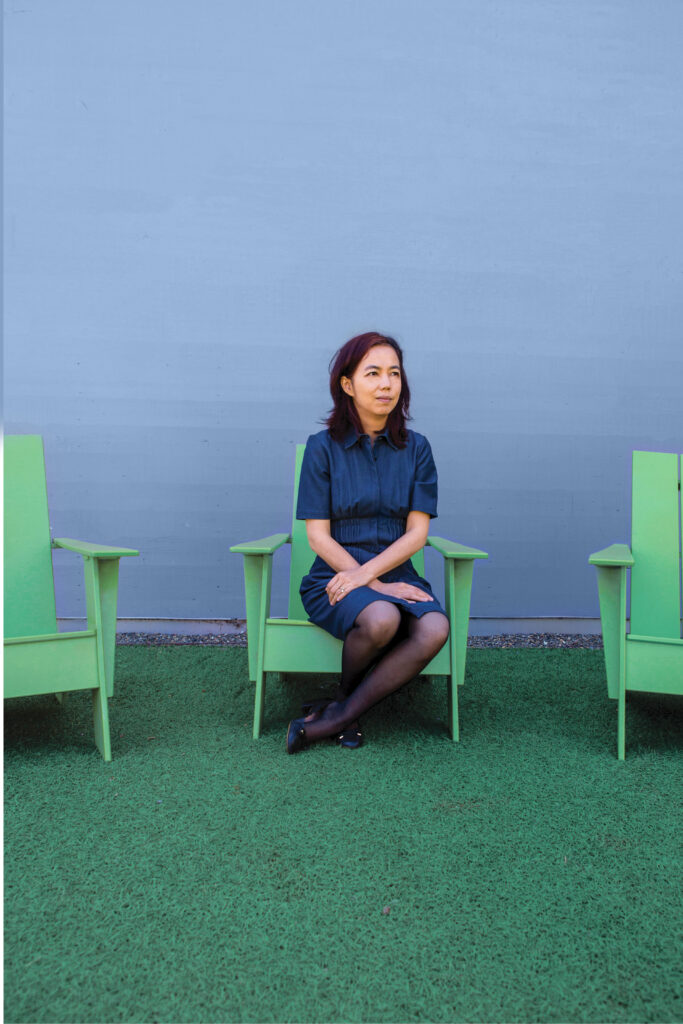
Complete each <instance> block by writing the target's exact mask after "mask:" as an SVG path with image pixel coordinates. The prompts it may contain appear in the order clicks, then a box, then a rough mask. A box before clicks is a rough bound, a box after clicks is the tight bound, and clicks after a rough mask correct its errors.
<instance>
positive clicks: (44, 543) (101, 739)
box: [4, 434, 138, 761]
mask: <svg viewBox="0 0 683 1024" xmlns="http://www.w3.org/2000/svg"><path fill="white" fill-rule="evenodd" d="M4 456H5V473H4V476H5V692H4V696H5V697H30V696H35V695H37V694H43V693H54V694H56V695H57V696H58V697H59V699H60V700H61V698H62V695H63V694H64V693H67V692H69V691H71V690H91V691H92V698H93V717H94V721H95V743H96V744H97V746H98V748H99V750H100V752H101V754H102V756H103V758H104V759H105V761H111V741H110V737H109V711H108V705H107V698H108V697H110V696H111V695H112V694H113V691H114V652H115V637H116V596H117V588H118V574H119V558H122V557H123V556H124V555H137V554H138V552H137V551H133V550H131V549H130V548H112V547H104V546H102V545H101V544H88V543H85V542H83V541H78V540H69V539H67V538H60V539H59V540H53V541H52V542H50V522H49V519H48V508H47V489H46V486H45V459H44V455H43V439H42V438H41V437H39V436H37V435H29V434H27V435H21V436H9V437H6V438H5V444H4ZM51 548H66V549H67V550H69V551H75V552H76V553H77V554H79V555H82V557H83V564H84V569H85V594H86V607H87V616H88V628H87V629H85V630H81V631H77V632H72V633H58V632H57V613H56V608H55V591H54V579H53V575H52V552H51Z"/></svg>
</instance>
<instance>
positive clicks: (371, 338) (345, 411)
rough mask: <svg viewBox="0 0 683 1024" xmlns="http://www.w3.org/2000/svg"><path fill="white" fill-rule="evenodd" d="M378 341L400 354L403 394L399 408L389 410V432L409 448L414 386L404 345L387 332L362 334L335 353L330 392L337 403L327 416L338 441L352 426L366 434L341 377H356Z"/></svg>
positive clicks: (327, 422)
mask: <svg viewBox="0 0 683 1024" xmlns="http://www.w3.org/2000/svg"><path fill="white" fill-rule="evenodd" d="M375 345H391V347H392V348H393V350H394V351H395V353H396V355H397V356H398V365H399V368H400V370H401V394H400V397H399V400H398V402H397V403H396V406H395V408H394V409H392V410H391V412H390V413H389V417H388V419H387V433H388V434H389V437H390V438H391V440H392V441H393V442H394V444H395V445H396V446H397V448H405V446H406V444H407V443H408V431H407V429H406V421H407V420H409V419H410V411H409V409H410V388H409V387H408V378H407V377H406V375H405V371H404V369H403V352H402V351H401V346H400V345H399V343H398V342H397V341H394V339H393V338H390V337H389V336H388V335H386V334H377V332H376V331H369V332H368V333H367V334H358V335H356V337H355V338H351V340H350V341H347V342H346V344H345V345H342V347H341V348H340V349H339V351H338V352H336V353H335V354H334V356H333V357H332V361H331V363H330V394H331V395H332V401H333V402H334V406H333V408H332V409H331V411H330V414H329V416H328V417H327V419H326V420H325V424H326V426H327V428H328V430H329V432H330V435H331V436H332V438H333V439H334V440H335V441H343V440H344V438H345V437H346V435H347V434H348V433H349V431H350V430H351V428H354V429H355V430H356V431H357V432H358V433H359V434H362V432H363V427H362V425H361V422H360V419H359V417H358V413H357V412H356V406H355V405H354V401H353V399H352V398H351V396H350V395H347V394H346V392H345V391H344V390H343V388H342V386H341V379H342V377H352V376H353V374H354V373H355V372H356V368H357V366H358V364H359V363H360V361H361V359H363V357H364V356H365V355H366V354H367V353H368V352H369V351H370V349H371V348H374V347H375Z"/></svg>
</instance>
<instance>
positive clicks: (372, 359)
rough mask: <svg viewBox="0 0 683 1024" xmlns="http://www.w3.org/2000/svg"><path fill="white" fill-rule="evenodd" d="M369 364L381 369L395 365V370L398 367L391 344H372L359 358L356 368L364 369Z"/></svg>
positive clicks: (394, 350)
mask: <svg viewBox="0 0 683 1024" xmlns="http://www.w3.org/2000/svg"><path fill="white" fill-rule="evenodd" d="M370 366H376V367H378V368H379V369H382V370H386V369H391V368H393V367H396V369H397V370H398V369H400V363H399V361H398V355H397V353H396V349H395V348H393V346H392V345H373V347H372V348H371V349H368V351H367V352H366V353H365V355H364V356H363V358H362V359H361V361H360V363H359V364H358V369H359V370H361V369H362V370H365V369H367V368H368V367H370Z"/></svg>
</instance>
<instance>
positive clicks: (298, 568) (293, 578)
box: [287, 444, 315, 621]
mask: <svg viewBox="0 0 683 1024" xmlns="http://www.w3.org/2000/svg"><path fill="white" fill-rule="evenodd" d="M305 451H306V445H305V444H298V445H297V446H296V462H295V467H294V507H293V509H292V562H291V567H290V570H289V610H288V613H287V617H288V618H290V619H304V621H306V620H307V619H308V615H307V614H306V612H305V611H304V606H303V604H302V603H301V595H300V594H299V587H300V586H301V581H302V579H303V578H304V576H305V575H306V574H307V573H308V571H309V570H310V568H311V566H312V565H313V560H314V558H315V555H314V553H313V551H311V548H310V546H309V543H308V537H307V536H306V522H305V520H303V519H297V518H296V503H297V499H298V497H299V479H300V477H301V464H302V462H303V461H304V452H305Z"/></svg>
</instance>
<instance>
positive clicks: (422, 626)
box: [414, 612, 450, 654]
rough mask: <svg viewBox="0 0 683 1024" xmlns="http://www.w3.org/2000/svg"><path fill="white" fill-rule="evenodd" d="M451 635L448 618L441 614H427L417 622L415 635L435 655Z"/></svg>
mask: <svg viewBox="0 0 683 1024" xmlns="http://www.w3.org/2000/svg"><path fill="white" fill-rule="evenodd" d="M449 633H450V626H449V623H448V618H447V617H446V616H445V615H443V614H442V613H441V612H427V613H426V615H423V616H422V617H421V618H419V619H416V620H415V634H414V635H415V636H416V637H417V638H418V639H419V640H420V642H421V643H423V644H424V645H425V647H427V648H428V649H429V650H430V651H432V652H433V653H434V654H436V652H437V651H440V650H441V648H442V647H443V645H444V644H445V643H446V641H447V640H448V635H449Z"/></svg>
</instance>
